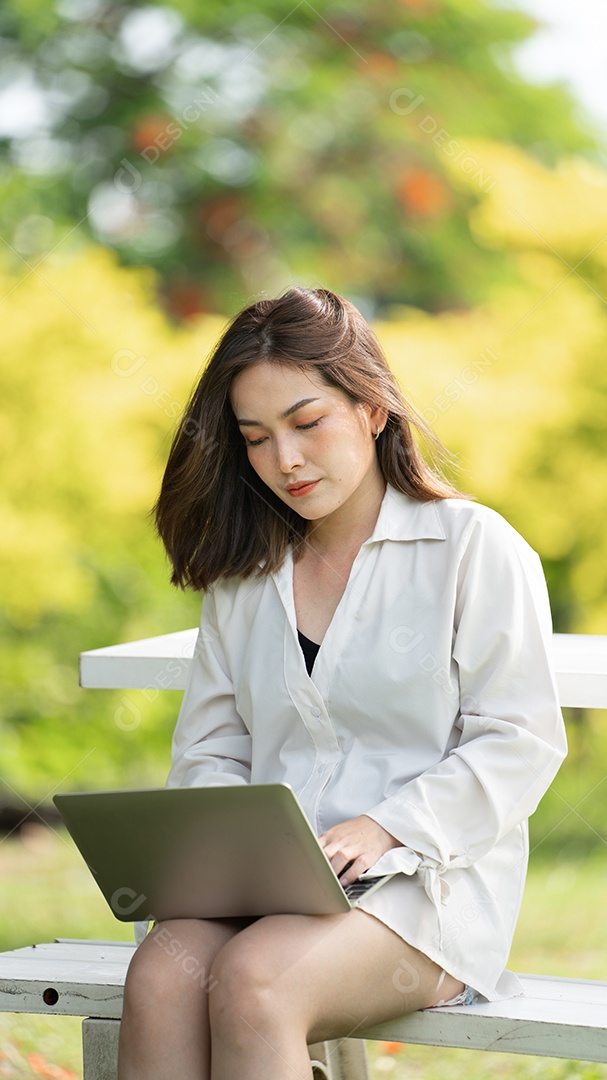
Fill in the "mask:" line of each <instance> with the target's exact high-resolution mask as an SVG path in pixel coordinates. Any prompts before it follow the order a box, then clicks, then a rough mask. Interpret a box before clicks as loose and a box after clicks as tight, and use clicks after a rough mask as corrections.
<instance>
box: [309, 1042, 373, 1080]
mask: <svg viewBox="0 0 607 1080" xmlns="http://www.w3.org/2000/svg"><path fill="white" fill-rule="evenodd" d="M308 1050H309V1051H310V1058H311V1060H312V1070H313V1075H314V1080H370V1073H369V1066H368V1064H367V1048H366V1045H365V1043H364V1040H363V1039H334V1040H332V1041H331V1042H322V1043H314V1045H313V1046H309V1047H308Z"/></svg>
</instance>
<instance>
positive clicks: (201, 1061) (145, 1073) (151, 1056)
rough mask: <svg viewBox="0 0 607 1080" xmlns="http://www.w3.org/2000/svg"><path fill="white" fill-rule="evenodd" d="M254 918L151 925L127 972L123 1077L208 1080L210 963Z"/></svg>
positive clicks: (122, 1032)
mask: <svg viewBox="0 0 607 1080" xmlns="http://www.w3.org/2000/svg"><path fill="white" fill-rule="evenodd" d="M249 922H250V920H248V919H174V920H171V921H167V922H161V923H158V924H157V925H156V926H155V927H154V928H153V929H152V930H151V931H150V933H149V934H148V936H147V937H146V939H145V941H143V942H142V944H141V945H140V946H139V948H138V949H137V950H136V952H135V954H134V956H133V959H132V960H131V963H130V965H129V969H128V972H127V977H126V984H125V988H124V1008H123V1015H122V1022H121V1024H120V1042H119V1049H118V1077H119V1080H144V1078H145V1080H167V1078H172V1077H178V1078H179V1080H208V1078H209V1076H210V1039H209V1020H208V999H209V995H211V994H212V993H213V989H214V986H215V982H214V979H213V978H212V976H211V965H212V963H213V960H214V958H215V956H216V955H217V953H218V952H219V950H220V949H221V948H222V946H224V945H225V944H226V943H227V942H228V941H229V940H230V938H231V937H233V936H234V934H236V933H238V931H239V930H241V929H242V928H243V926H246V925H248V923H249Z"/></svg>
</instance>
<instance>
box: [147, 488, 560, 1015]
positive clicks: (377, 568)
mask: <svg viewBox="0 0 607 1080" xmlns="http://www.w3.org/2000/svg"><path fill="white" fill-rule="evenodd" d="M551 635H552V625H551V618H550V609H549V603H548V594H547V589H546V583H545V579H544V574H543V571H542V567H541V563H540V560H539V557H538V555H537V554H536V552H535V551H533V550H532V548H531V547H530V546H529V545H528V544H527V542H526V541H525V540H523V538H522V537H521V536H520V535H519V534H518V533H517V532H516V531H515V530H514V529H513V528H512V527H511V526H510V525H509V524H508V523H507V522H506V521H505V520H504V518H502V517H501V516H500V515H499V514H497V513H496V512H495V511H493V510H491V509H489V508H488V507H486V506H482V505H479V504H477V503H474V502H471V501H468V500H465V499H445V500H437V501H434V502H429V503H422V502H419V501H418V500H414V499H411V498H409V497H408V496H406V495H403V494H401V493H400V492H398V491H396V489H394V488H393V487H391V486H390V485H389V486H388V487H387V489H386V494H385V497H384V499H383V502H382V505H381V508H380V512H379V516H378V519H377V522H376V526H375V529H374V531H373V534H372V535H371V536H370V537H369V539H368V540H366V541H365V542H364V543H363V544H362V546H361V548H360V551H359V553H358V555H357V557H356V559H355V561H354V564H353V566H352V570H351V573H350V577H349V580H348V584H347V586H346V589H345V592H344V594H343V596H342V598H341V600H340V603H339V605H338V607H337V609H336V611H335V614H334V616H333V619H332V622H331V624H330V626H329V628H328V630H327V632H326V634H325V637H324V638H323V641H322V644H321V647H320V649H319V652H318V655H317V657H316V661H315V663H314V667H313V669H312V675H311V677H310V676H308V674H307V671H306V666H305V661H304V657H303V654H302V651H301V647H300V645H299V641H298V638H297V626H296V615H295V606H294V600H293V560H292V556H291V553H290V552H289V554H288V555H287V558H286V559H285V562H284V563H283V565H282V567H281V568H280V570H279V571H278V572H276V573H274V574H270V575H267V576H265V577H263V578H261V579H255V578H247V579H242V578H232V579H230V580H228V581H225V582H220V583H217V584H215V585H214V586H213V587H212V588H211V589H209V590H208V591H207V593H206V595H205V597H204V601H203V606H202V617H201V622H200V631H199V636H198V639H197V644H196V648H195V652H194V657H193V660H192V663H191V666H190V670H189V674H188V680H187V686H186V690H185V694H184V698H183V703H182V707H181V711H180V714H179V718H178V722H177V726H176V730H175V734H174V739H173V764H172V768H171V771H170V774H169V778H168V781H167V783H168V786H169V787H176V786H195V785H205V784H214V783H234V784H245V783H249V782H251V783H268V782H277V781H283V782H286V783H289V784H290V785H291V787H292V788H293V789H294V791H295V793H296V795H297V797H298V799H299V802H300V803H301V805H302V807H303V810H304V812H305V814H306V815H307V817H308V819H309V821H310V822H311V824H312V826H313V828H314V829H315V831H316V833H317V835H320V833H322V832H324V831H325V830H326V829H328V828H329V827H330V826H332V825H335V824H337V823H338V822H341V821H344V820H346V819H348V818H352V817H356V816H358V815H359V814H363V813H364V814H367V815H368V816H369V817H371V818H373V819H374V820H375V821H377V822H378V823H379V824H380V825H382V826H383V827H384V828H385V829H387V831H388V832H389V833H391V834H392V835H393V836H394V837H395V838H396V839H398V840H399V841H400V843H401V844H402V845H403V846H402V847H398V848H394V849H392V850H391V851H388V852H386V853H385V854H384V855H382V857H381V858H380V859H379V860H378V861H377V862H376V863H375V864H374V866H373V867H372V868H370V870H369V871H368V872H369V873H378V872H384V871H391V870H397V871H400V872H399V873H398V874H397V876H396V877H395V878H393V879H392V880H391V881H389V882H387V883H386V884H385V885H384V886H383V887H382V888H381V889H379V890H377V891H376V892H375V894H374V895H373V896H371V897H369V898H367V899H364V898H363V900H362V901H361V903H360V904H359V906H360V907H362V908H363V909H364V910H366V911H370V912H372V913H373V914H374V915H375V916H376V917H377V918H379V919H381V920H382V921H383V922H385V923H386V924H387V925H388V926H391V927H392V929H393V930H395V931H396V932H397V933H398V934H400V936H401V937H403V938H404V939H405V940H406V941H408V942H410V944H412V945H414V946H415V947H416V948H417V949H419V950H421V951H422V952H424V953H426V955H428V956H430V957H431V959H433V960H435V961H436V962H437V963H438V964H440V966H441V967H443V968H444V969H445V970H446V971H448V972H450V973H451V974H452V975H454V976H455V977H456V978H458V979H461V980H462V981H463V982H464V983H466V984H467V985H469V986H472V987H473V988H474V989H476V990H477V991H478V992H479V993H480V994H481V995H483V996H484V997H486V998H488V999H489V1000H497V999H499V998H501V997H508V996H511V995H512V994H517V993H520V992H521V985H520V982H519V980H518V979H516V976H514V975H513V974H512V973H510V972H504V967H505V964H506V961H507V958H508V953H509V950H510V944H511V941H512V936H513V933H514V927H515V923H516V919H517V916H518V911H519V907H520V902H521V898H522V891H523V886H524V880H525V873H526V868H527V857H528V839H527V821H526V819H527V817H528V816H529V815H530V814H531V813H533V811H534V810H535V807H536V806H537V803H538V802H539V800H540V798H541V797H542V795H543V794H544V792H545V791H546V789H547V788H548V786H549V784H550V782H551V781H552V779H553V777H554V775H555V773H556V771H557V769H558V768H559V765H560V763H561V761H562V759H563V757H564V756H565V753H566V740H565V730H564V724H563V718H562V714H561V711H560V708H559V702H558V695H557V688H556V683H555V679H554V674H553V671H552V666H551V660H550V650H551Z"/></svg>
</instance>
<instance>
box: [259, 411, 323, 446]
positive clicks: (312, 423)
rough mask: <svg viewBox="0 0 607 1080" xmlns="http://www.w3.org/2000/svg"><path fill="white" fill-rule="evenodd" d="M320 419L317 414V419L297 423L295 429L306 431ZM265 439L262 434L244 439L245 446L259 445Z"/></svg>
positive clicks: (315, 425)
mask: <svg viewBox="0 0 607 1080" xmlns="http://www.w3.org/2000/svg"><path fill="white" fill-rule="evenodd" d="M321 420H322V416H319V417H318V420H312V422H311V423H310V424H298V425H297V430H298V431H308V430H309V428H313V427H317V425H318V424H320V421H321ZM265 441H266V436H265V435H262V436H261V438H260V439H249V440H246V445H247V447H249V446H261V444H262V443H263V442H265Z"/></svg>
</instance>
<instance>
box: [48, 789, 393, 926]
mask: <svg viewBox="0 0 607 1080" xmlns="http://www.w3.org/2000/svg"><path fill="white" fill-rule="evenodd" d="M53 801H54V803H55V806H56V807H57V809H58V811H59V813H60V814H61V817H62V818H63V821H64V822H65V825H66V826H67V829H68V831H69V832H70V834H71V836H72V838H73V840H74V841H75V843H76V846H77V847H78V849H79V851H80V853H81V854H82V855H83V857H84V859H85V861H86V863H87V864H88V867H89V869H90V871H91V873H92V874H93V876H94V877H95V880H96V881H97V884H98V886H99V888H100V889H101V892H102V893H103V895H104V897H105V899H106V900H107V902H108V904H109V905H110V908H111V909H112V911H113V913H114V915H115V916H116V918H117V919H119V920H120V921H122V922H134V921H139V920H146V919H154V920H156V921H161V920H165V919H180V918H181V919H187V918H195V919H209V918H227V917H232V916H242V915H250V916H254V915H257V916H259V915H275V914H304V915H332V914H338V913H339V912H345V911H349V910H351V909H352V908H353V907H356V905H357V903H358V902H359V901H360V900H361V898H362V896H369V895H370V894H371V893H372V892H373V891H375V889H377V888H380V887H381V886H382V885H383V884H385V882H386V881H388V880H389V878H390V877H393V876H394V875H393V874H388V875H385V876H383V877H376V878H374V877H368V878H363V879H361V878H359V879H358V880H357V881H355V882H352V884H351V885H349V886H347V887H346V888H345V889H344V888H343V887H342V885H341V883H340V881H339V878H338V877H337V875H336V874H335V871H334V870H333V867H332V866H331V864H330V862H329V860H328V858H327V856H326V855H325V853H324V851H323V849H322V848H321V846H320V844H319V843H318V840H317V838H316V835H315V833H314V831H313V829H312V827H311V825H310V823H309V821H308V819H307V818H306V816H305V814H304V812H303V810H302V808H301V806H300V804H299V802H298V801H297V797H296V795H295V793H294V791H293V789H292V788H291V787H290V785H289V784H284V783H280V784H246V785H245V784H242V785H238V786H234V785H223V786H216V787H215V786H214V787H199V788H195V787H194V788H152V789H147V790H146V789H144V790H140V791H96V792H70V793H66V794H61V795H55V796H54V799H53ZM342 873H343V871H342Z"/></svg>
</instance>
